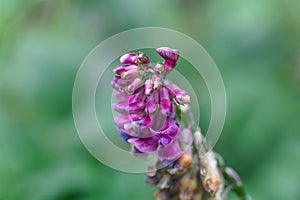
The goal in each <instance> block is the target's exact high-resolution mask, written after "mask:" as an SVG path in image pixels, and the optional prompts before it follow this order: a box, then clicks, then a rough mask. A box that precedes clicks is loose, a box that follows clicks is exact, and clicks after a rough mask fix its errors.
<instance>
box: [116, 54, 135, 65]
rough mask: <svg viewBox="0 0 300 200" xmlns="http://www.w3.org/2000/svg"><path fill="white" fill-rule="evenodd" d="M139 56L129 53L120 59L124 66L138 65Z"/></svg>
mask: <svg viewBox="0 0 300 200" xmlns="http://www.w3.org/2000/svg"><path fill="white" fill-rule="evenodd" d="M137 60H138V55H137V54H136V53H127V54H125V55H123V56H121V58H120V62H121V63H123V64H136V61H137Z"/></svg>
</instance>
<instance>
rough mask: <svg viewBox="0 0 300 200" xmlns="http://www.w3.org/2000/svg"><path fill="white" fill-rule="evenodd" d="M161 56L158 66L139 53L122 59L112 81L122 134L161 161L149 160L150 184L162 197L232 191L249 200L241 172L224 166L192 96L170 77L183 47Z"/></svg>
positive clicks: (186, 198) (196, 197) (183, 199)
mask: <svg viewBox="0 0 300 200" xmlns="http://www.w3.org/2000/svg"><path fill="white" fill-rule="evenodd" d="M156 52H157V53H158V54H159V55H160V56H161V57H162V58H163V61H162V62H158V63H157V64H156V65H154V67H152V66H151V65H150V59H149V57H148V56H147V55H146V54H144V53H142V52H140V53H139V54H136V53H128V54H125V55H123V56H122V57H121V58H120V62H121V63H122V65H121V66H117V67H116V69H115V70H114V72H115V76H114V78H113V81H112V83H111V85H112V87H113V88H114V89H115V96H116V98H117V99H119V102H114V103H113V105H112V107H113V109H115V110H116V111H117V112H119V113H120V115H118V116H115V117H114V121H115V124H116V127H117V129H118V131H120V136H121V137H122V138H123V139H124V141H125V142H128V143H131V144H132V152H133V153H138V154H141V155H145V156H147V155H148V154H155V155H156V156H157V160H156V162H155V163H152V164H149V166H148V174H147V179H146V182H147V183H148V184H149V185H153V186H156V187H157V191H156V192H155V197H156V199H158V200H167V199H180V200H190V199H193V200H203V199H210V200H213V199H215V200H220V199H226V195H227V193H228V192H229V191H233V192H235V193H236V194H237V195H238V196H239V197H240V199H249V198H250V197H249V196H247V195H246V193H245V192H244V189H243V184H242V182H241V179H240V178H239V176H238V174H237V173H236V172H235V171H234V170H233V169H231V168H229V167H227V166H225V164H224V162H223V161H222V159H221V157H220V156H219V155H218V154H216V153H215V152H214V151H213V150H209V151H208V150H206V149H205V139H204V137H203V135H202V134H201V131H200V128H199V126H198V125H197V124H195V121H194V117H193V113H192V112H191V109H190V106H189V104H190V102H191V99H190V96H189V95H188V94H187V93H186V92H185V91H184V90H183V89H181V88H180V87H179V86H178V85H176V84H175V83H172V82H170V81H168V80H166V79H165V78H166V76H167V75H168V74H169V73H170V72H171V71H172V70H173V68H174V67H175V65H176V62H177V60H178V58H179V51H178V50H176V49H171V48H168V47H161V48H158V49H156Z"/></svg>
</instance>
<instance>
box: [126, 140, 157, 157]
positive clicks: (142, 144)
mask: <svg viewBox="0 0 300 200" xmlns="http://www.w3.org/2000/svg"><path fill="white" fill-rule="evenodd" d="M157 140H158V138H157V137H149V138H131V139H129V140H128V142H130V143H134V147H135V148H136V149H137V150H139V151H140V152H143V153H151V152H154V151H156V150H157V147H158V142H157Z"/></svg>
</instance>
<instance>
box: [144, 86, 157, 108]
mask: <svg viewBox="0 0 300 200" xmlns="http://www.w3.org/2000/svg"><path fill="white" fill-rule="evenodd" d="M158 101H159V96H158V91H154V92H152V94H151V95H150V96H149V97H148V98H147V103H146V109H145V111H146V112H147V113H154V112H155V111H156V110H157V108H158Z"/></svg>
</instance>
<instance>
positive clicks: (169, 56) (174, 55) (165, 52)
mask: <svg viewBox="0 0 300 200" xmlns="http://www.w3.org/2000/svg"><path fill="white" fill-rule="evenodd" d="M156 52H157V53H158V54H159V55H160V56H161V57H163V58H164V59H165V60H168V61H172V62H173V63H176V61H177V60H178V58H179V51H178V50H177V49H171V48H169V47H160V48H157V49H156Z"/></svg>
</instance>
